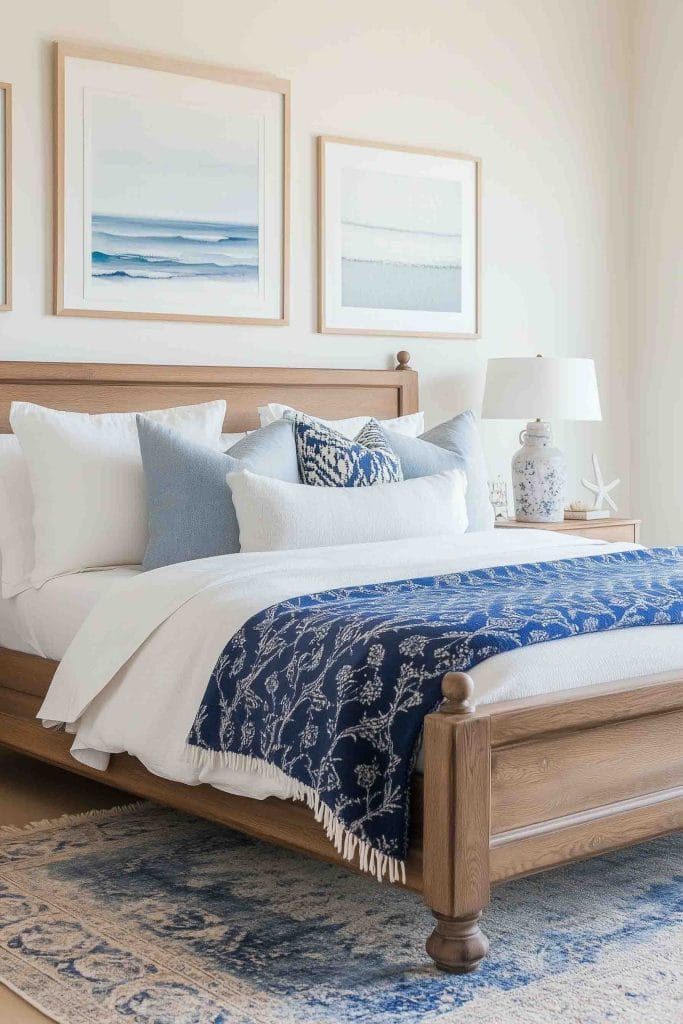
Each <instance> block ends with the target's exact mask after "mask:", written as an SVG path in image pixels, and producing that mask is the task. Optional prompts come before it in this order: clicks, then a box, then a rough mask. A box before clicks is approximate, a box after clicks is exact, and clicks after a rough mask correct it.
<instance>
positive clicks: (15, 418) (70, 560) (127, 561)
mask: <svg viewBox="0 0 683 1024" xmlns="http://www.w3.org/2000/svg"><path fill="white" fill-rule="evenodd" d="M225 408H226V405H225V402H223V401H219V402H206V403H204V404H202V405H188V406H181V407H179V408H176V409H160V410H155V411H153V412H145V415H146V416H149V417H150V418H151V419H154V420H156V421H157V422H159V423H164V424H167V425H168V426H170V427H173V428H174V429H175V430H178V431H180V432H181V433H182V434H184V435H185V436H186V437H187V438H189V439H190V440H192V441H196V442H198V443H199V444H205V445H208V446H210V447H212V448H219V447H220V435H221V429H222V427H223V421H224V419H225ZM135 416H136V413H134V412H130V413H102V414H99V415H93V416H91V415H89V414H88V413H78V412H58V411H56V410H54V409H45V408H43V407H42V406H39V405H32V404H31V403H30V402H13V403H12V408H11V410H10V423H11V425H12V429H13V431H14V433H15V434H16V436H17V438H18V440H19V444H20V445H21V449H22V452H23V454H24V456H25V458H26V464H27V466H28V474H29V478H30V481H31V491H32V493H33V528H34V532H35V552H34V555H35V564H34V566H33V571H32V572H31V584H32V586H34V587H40V586H42V584H43V583H45V582H46V581H47V580H49V579H52V578H53V577H55V576H60V575H62V574H64V573H69V572H81V571H82V570H84V569H93V568H98V567H100V566H107V565H135V564H138V563H140V562H141V561H142V556H143V555H144V552H145V544H146V543H147V506H146V499H145V485H144V475H143V472H142V458H141V455H140V444H139V442H138V434H137V425H136V421H135Z"/></svg>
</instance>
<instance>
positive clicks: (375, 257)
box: [318, 135, 481, 339]
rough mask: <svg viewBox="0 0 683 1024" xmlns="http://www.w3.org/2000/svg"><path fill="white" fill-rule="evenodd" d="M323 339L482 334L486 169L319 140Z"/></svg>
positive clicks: (375, 145) (456, 157)
mask: <svg viewBox="0 0 683 1024" xmlns="http://www.w3.org/2000/svg"><path fill="white" fill-rule="evenodd" d="M318 277H319V282H318V330H319V331H320V332H321V333H322V334H365V335H382V336H394V337H414V338H421V337H422V338H462V339H475V338H479V337H480V333H481V160H480V159H479V158H478V157H474V156H468V155H466V154H463V153H455V152H447V151H443V150H436V149H425V148H420V147H415V146H399V145H390V144H388V143H383V142H373V141H368V140H361V139H350V138H345V137H341V136H332V135H323V136H320V137H319V138H318Z"/></svg>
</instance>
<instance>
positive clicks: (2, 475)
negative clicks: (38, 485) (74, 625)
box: [0, 434, 33, 598]
mask: <svg viewBox="0 0 683 1024" xmlns="http://www.w3.org/2000/svg"><path fill="white" fill-rule="evenodd" d="M0 561H1V562H2V584H1V592H2V596H3V597H4V598H5V597H14V596H15V595H16V594H21V593H22V591H24V590H30V588H31V580H30V575H31V569H32V568H33V495H32V494H31V482H30V480H29V476H28V466H27V465H26V459H25V458H24V455H23V453H22V450H21V448H20V446H19V442H18V441H17V439H16V437H15V436H14V435H13V434H1V435H0Z"/></svg>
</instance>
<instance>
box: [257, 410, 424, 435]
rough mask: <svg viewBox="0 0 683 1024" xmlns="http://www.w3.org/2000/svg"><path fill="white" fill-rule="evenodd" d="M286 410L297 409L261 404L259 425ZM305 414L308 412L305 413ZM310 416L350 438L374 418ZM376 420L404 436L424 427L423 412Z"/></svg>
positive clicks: (276, 418) (274, 418)
mask: <svg viewBox="0 0 683 1024" xmlns="http://www.w3.org/2000/svg"><path fill="white" fill-rule="evenodd" d="M286 412H297V410H296V409H292V407H291V406H289V405H278V403H277V402H271V403H270V405H263V406H261V407H260V408H259V411H258V414H259V419H260V420H261V426H262V427H267V426H268V424H269V423H274V422H275V420H281V419H282V417H283V416H284V414H285V413H286ZM306 415H307V416H308V415H310V414H309V413H306ZM310 418H311V419H314V420H319V422H320V423H324V424H325V426H326V427H331V428H332V430H336V431H338V432H339V433H340V434H343V435H344V437H350V438H351V440H353V438H354V437H355V436H356V434H357V433H358V432H359V431H360V430H362V429H363V427H364V426H365V424H366V423H367V422H368V420H371V419H376V417H373V416H351V417H350V418H349V419H346V420H324V419H321V417H320V416H311V417H310ZM378 422H379V423H381V424H382V426H383V427H386V428H387V430H393V431H395V432H396V433H397V434H405V435H406V437H418V436H419V435H420V434H421V433H422V432H423V430H424V428H425V414H424V413H423V412H413V413H410V415H408V416H396V417H395V418H394V419H393V420H379V421H378Z"/></svg>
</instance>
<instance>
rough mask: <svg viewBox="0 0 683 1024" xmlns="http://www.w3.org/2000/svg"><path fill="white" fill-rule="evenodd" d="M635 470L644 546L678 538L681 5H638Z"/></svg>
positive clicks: (681, 521) (681, 477) (682, 415)
mask: <svg viewBox="0 0 683 1024" xmlns="http://www.w3.org/2000/svg"><path fill="white" fill-rule="evenodd" d="M634 28H635V33H634V39H635V43H636V48H635V80H634V85H635V93H634V95H635V118H634V128H635V136H634V137H635V175H634V204H633V206H634V210H635V228H634V230H635V237H634V266H633V276H632V309H633V324H634V329H633V331H632V334H631V341H632V347H633V355H632V365H633V377H632V395H631V417H630V418H631V424H632V454H633V459H632V471H633V480H634V495H635V502H634V506H635V508H636V509H637V510H638V513H639V514H642V516H643V520H644V530H643V536H644V538H645V540H646V541H647V542H648V543H653V544H676V543H678V544H680V543H681V542H683V56H682V55H683V3H681V0H645V2H640V3H638V5H637V8H636V20H635V26H634Z"/></svg>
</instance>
